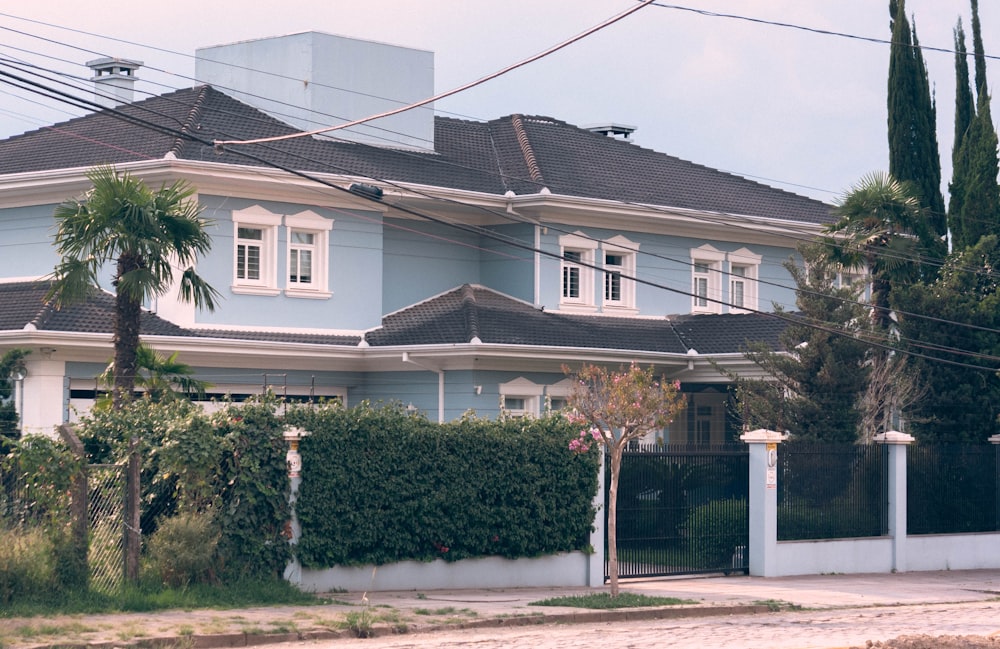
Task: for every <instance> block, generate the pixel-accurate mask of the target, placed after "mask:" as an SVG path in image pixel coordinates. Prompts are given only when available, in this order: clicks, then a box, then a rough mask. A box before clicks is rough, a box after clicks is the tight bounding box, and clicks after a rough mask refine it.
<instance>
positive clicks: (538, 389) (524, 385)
mask: <svg viewBox="0 0 1000 649" xmlns="http://www.w3.org/2000/svg"><path fill="white" fill-rule="evenodd" d="M497 387H498V388H499V391H500V411H501V414H502V415H506V416H508V417H537V416H538V406H539V403H540V402H541V398H542V392H543V391H544V389H545V386H542V385H538V384H537V383H535V382H534V381H531V380H529V379H526V378H524V377H518V378H516V379H514V380H513V381H508V382H507V383H501V384H500V385H499V386H497ZM514 399H518V400H523V404H522V407H521V408H508V407H507V402H508V400H511V401H513V400H514Z"/></svg>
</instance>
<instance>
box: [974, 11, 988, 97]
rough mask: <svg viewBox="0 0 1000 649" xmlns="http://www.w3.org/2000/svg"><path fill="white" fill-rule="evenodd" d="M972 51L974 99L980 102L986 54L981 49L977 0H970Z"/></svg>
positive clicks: (983, 84) (984, 94)
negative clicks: (973, 55) (974, 79)
mask: <svg viewBox="0 0 1000 649" xmlns="http://www.w3.org/2000/svg"><path fill="white" fill-rule="evenodd" d="M972 51H973V52H974V53H975V56H976V99H977V101H982V100H983V97H985V96H986V95H987V93H988V90H987V88H986V52H985V50H984V49H983V32H982V29H980V24H979V0H972Z"/></svg>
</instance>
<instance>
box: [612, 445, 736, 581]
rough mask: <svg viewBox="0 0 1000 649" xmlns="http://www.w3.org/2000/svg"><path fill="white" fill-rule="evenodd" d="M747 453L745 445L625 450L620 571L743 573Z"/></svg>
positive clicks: (623, 573) (648, 573) (632, 574)
mask: <svg viewBox="0 0 1000 649" xmlns="http://www.w3.org/2000/svg"><path fill="white" fill-rule="evenodd" d="M748 458H749V454H748V449H747V446H746V445H745V444H733V445H724V446H659V445H649V446H637V447H634V448H630V449H629V450H628V451H626V452H625V454H624V456H623V457H622V469H621V477H620V479H619V485H618V510H617V511H618V526H617V528H618V529H617V531H618V574H619V576H620V577H652V576H662V575H676V574H692V573H703V572H737V571H745V570H746V568H747V561H748V558H749V553H748V552H747V546H748V538H749V523H748V514H747V512H748V507H749V505H748V493H747V492H748V485H749V477H748V470H749V461H748ZM608 484H610V474H609V475H607V476H606V478H605V485H608ZM605 556H607V555H605Z"/></svg>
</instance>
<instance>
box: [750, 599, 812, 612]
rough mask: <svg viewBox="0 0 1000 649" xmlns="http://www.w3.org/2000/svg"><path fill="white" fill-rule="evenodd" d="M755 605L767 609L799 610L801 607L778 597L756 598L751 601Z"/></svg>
mask: <svg viewBox="0 0 1000 649" xmlns="http://www.w3.org/2000/svg"><path fill="white" fill-rule="evenodd" d="M753 603H754V604H755V605H756V606H766V607H767V610H769V611H775V612H777V611H801V610H802V607H801V606H800V605H798V604H792V603H791V602H786V601H784V600H780V599H758V600H756V601H754V602H753Z"/></svg>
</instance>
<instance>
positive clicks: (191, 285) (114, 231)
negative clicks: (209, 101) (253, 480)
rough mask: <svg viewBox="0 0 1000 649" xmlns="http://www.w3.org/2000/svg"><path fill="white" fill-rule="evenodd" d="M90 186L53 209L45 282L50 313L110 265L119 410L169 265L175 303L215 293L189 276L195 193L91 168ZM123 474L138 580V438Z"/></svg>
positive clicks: (80, 295)
mask: <svg viewBox="0 0 1000 649" xmlns="http://www.w3.org/2000/svg"><path fill="white" fill-rule="evenodd" d="M87 178H88V179H89V180H90V182H91V183H92V184H93V187H92V188H91V189H90V190H89V191H88V192H87V193H86V194H85V195H84V196H83V197H82V198H76V199H70V200H67V201H65V202H63V203H61V204H60V205H59V206H58V207H56V209H55V212H54V213H53V216H54V217H55V220H56V224H57V226H58V229H57V231H56V237H55V243H56V249H57V251H58V252H59V255H60V256H61V258H62V259H61V261H60V262H59V264H58V265H57V266H56V268H55V271H53V273H52V275H51V277H50V279H51V280H52V288H51V289H50V291H49V297H50V298H51V299H53V300H54V302H55V305H56V306H57V307H59V306H62V305H64V304H70V303H72V302H75V301H79V300H82V299H85V298H86V297H87V296H88V295H89V294H90V293H91V292H92V291H93V289H94V287H95V286H96V285H97V276H98V273H99V272H100V271H101V269H102V268H104V267H105V266H106V265H108V264H114V273H113V280H112V282H111V283H112V285H113V286H114V287H115V313H114V322H113V325H112V327H113V332H114V347H115V352H114V354H115V355H114V385H113V387H112V392H111V395H112V407H113V408H115V409H120V408H121V407H122V406H123V405H124V404H125V403H126V402H127V401H129V400H130V399H131V398H132V393H133V391H134V389H135V377H136V354H137V349H138V348H139V324H140V318H141V314H142V305H143V304H144V303H147V302H149V301H150V300H152V299H153V298H155V297H158V296H161V295H164V294H165V293H166V292H167V291H168V290H169V289H170V287H171V286H172V285H173V283H174V267H175V265H176V266H177V267H180V268H184V267H186V268H185V270H183V271H182V272H181V276H180V279H179V284H180V297H181V299H183V300H184V301H186V302H194V304H195V306H197V307H199V308H202V307H203V308H207V309H209V310H214V308H215V303H216V300H217V299H218V295H219V294H218V292H217V291H216V290H215V289H213V288H212V287H211V286H210V285H209V284H208V283H207V282H205V281H204V280H203V279H202V278H201V277H199V276H198V274H197V273H195V271H194V266H193V264H194V262H195V261H196V260H197V258H198V256H199V255H202V254H205V253H207V252H208V250H209V249H210V248H211V240H210V238H209V236H208V234H207V233H206V232H205V221H203V220H202V219H201V217H200V214H201V208H200V206H199V205H198V203H197V201H195V200H191V197H192V196H193V195H194V193H195V190H194V188H192V187H191V186H190V185H188V184H187V183H185V182H182V181H178V182H175V183H174V184H172V185H169V186H167V185H164V186H162V187H161V188H160V189H159V190H158V191H153V190H151V189H149V187H147V186H146V184H145V183H143V182H142V181H141V180H139V179H137V178H135V177H133V176H132V175H131V174H129V173H128V172H122V173H119V172H117V171H116V170H115V169H114V167H109V166H105V167H97V168H95V169H92V170H90V171H89V172H88V173H87ZM128 449H129V457H128V474H127V476H126V483H127V485H126V486H127V491H128V494H127V498H126V510H127V511H126V523H127V530H128V532H127V534H126V544H125V546H126V552H125V574H126V578H128V579H129V580H131V581H135V580H137V579H138V575H139V549H140V543H141V533H140V530H139V525H140V523H139V513H140V512H139V498H140V488H139V467H140V463H139V439H138V437H137V436H136V435H133V436H132V437H131V438H129V443H128Z"/></svg>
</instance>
